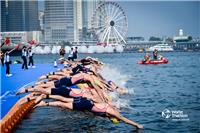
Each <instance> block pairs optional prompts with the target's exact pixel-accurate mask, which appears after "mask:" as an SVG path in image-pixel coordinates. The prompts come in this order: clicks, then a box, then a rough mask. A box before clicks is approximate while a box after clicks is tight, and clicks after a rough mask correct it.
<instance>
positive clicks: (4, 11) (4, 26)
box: [1, 0, 8, 32]
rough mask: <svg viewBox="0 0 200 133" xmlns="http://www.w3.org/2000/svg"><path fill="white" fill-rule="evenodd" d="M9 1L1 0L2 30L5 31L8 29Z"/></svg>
mask: <svg viewBox="0 0 200 133" xmlns="http://www.w3.org/2000/svg"><path fill="white" fill-rule="evenodd" d="M7 14H8V13H7V2H6V0H2V1H1V32H4V31H6V30H7V23H6V21H7V19H8V15H7Z"/></svg>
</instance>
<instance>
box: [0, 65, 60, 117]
mask: <svg viewBox="0 0 200 133" xmlns="http://www.w3.org/2000/svg"><path fill="white" fill-rule="evenodd" d="M62 67H63V66H62V65H58V68H62ZM58 68H54V67H53V64H37V65H36V68H29V69H28V70H22V69H21V64H14V65H13V64H12V65H10V72H11V74H12V76H11V77H6V76H5V75H6V74H5V73H6V68H5V66H4V67H2V66H1V86H0V90H1V96H0V100H1V107H0V110H1V119H2V118H3V117H4V116H5V115H6V114H7V112H8V111H9V110H10V109H11V108H12V106H13V105H14V104H15V103H16V102H17V101H18V100H19V99H20V98H21V97H23V96H24V95H25V94H23V95H18V96H16V95H15V93H16V92H17V90H18V89H20V88H21V87H25V86H28V85H32V84H34V82H35V81H36V80H37V78H38V77H40V76H42V75H44V74H47V73H49V72H51V71H56V70H57V69H58Z"/></svg>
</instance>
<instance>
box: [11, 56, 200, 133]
mask: <svg viewBox="0 0 200 133" xmlns="http://www.w3.org/2000/svg"><path fill="white" fill-rule="evenodd" d="M163 55H164V56H165V57H167V58H168V59H169V63H168V64H161V65H139V64H137V61H138V60H139V59H142V58H143V56H144V53H114V54H81V55H79V56H80V58H82V57H86V56H92V57H96V58H98V59H99V60H101V61H102V62H104V63H105V64H106V66H105V68H104V69H103V70H101V74H102V75H103V76H104V77H105V78H106V79H107V80H113V81H114V82H116V83H117V84H119V85H120V86H123V87H126V88H128V90H129V93H128V94H126V95H121V96H118V95H116V94H113V95H112V96H113V99H115V103H116V104H117V106H118V107H120V112H121V114H122V115H124V116H125V117H127V118H129V119H131V120H133V121H135V122H137V123H140V124H142V125H143V126H144V129H142V130H137V129H135V128H134V127H132V126H130V125H127V124H125V123H123V122H120V123H119V124H113V123H112V122H111V121H110V120H109V119H107V118H102V117H97V116H94V115H93V114H92V113H89V112H78V111H69V110H66V109H61V108H55V107H38V108H36V109H34V110H33V111H32V112H31V113H30V114H29V115H28V116H26V118H25V119H24V120H23V121H22V122H21V123H20V124H19V125H18V127H17V128H16V130H15V132H16V133H27V132H31V133H33V132H35V133H44V132H74V133H77V132H90V133H92V132H95V133H96V132H102V133H106V132H113V133H119V132H126V133H127V132H139V133H151V132H161V133H165V132H169V133H197V132H200V124H199V118H200V113H199V112H200V103H199V102H200V97H199V92H200V84H199V83H200V53H199V52H171V53H163ZM56 58H58V55H35V57H34V59H35V63H36V69H37V63H52V64H53V61H54V59H56ZM12 60H21V59H20V57H12ZM11 72H12V68H11ZM166 111H168V112H166Z"/></svg>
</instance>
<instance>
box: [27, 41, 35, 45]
mask: <svg viewBox="0 0 200 133" xmlns="http://www.w3.org/2000/svg"><path fill="white" fill-rule="evenodd" d="M28 43H29V44H30V45H34V44H36V41H35V40H31V41H29V42H28Z"/></svg>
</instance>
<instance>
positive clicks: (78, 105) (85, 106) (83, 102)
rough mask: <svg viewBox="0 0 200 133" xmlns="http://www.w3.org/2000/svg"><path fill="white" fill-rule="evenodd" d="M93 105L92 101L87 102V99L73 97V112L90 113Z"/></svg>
mask: <svg viewBox="0 0 200 133" xmlns="http://www.w3.org/2000/svg"><path fill="white" fill-rule="evenodd" d="M93 106H94V104H93V103H92V101H90V100H88V99H87V98H83V97H75V98H74V101H73V110H81V111H84V110H88V111H91V110H92V108H93Z"/></svg>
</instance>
